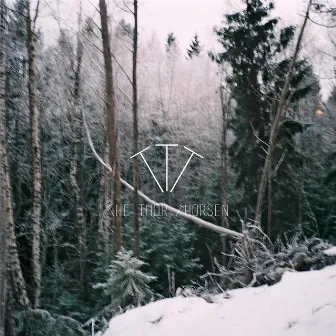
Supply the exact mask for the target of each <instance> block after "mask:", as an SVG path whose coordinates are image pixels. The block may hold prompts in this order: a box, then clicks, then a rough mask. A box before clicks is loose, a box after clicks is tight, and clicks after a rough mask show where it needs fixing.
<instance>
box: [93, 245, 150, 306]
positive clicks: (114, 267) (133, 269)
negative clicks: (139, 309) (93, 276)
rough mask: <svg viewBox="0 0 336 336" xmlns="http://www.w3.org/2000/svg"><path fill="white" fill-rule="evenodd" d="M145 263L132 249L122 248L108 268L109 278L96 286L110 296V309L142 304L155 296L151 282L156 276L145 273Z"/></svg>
mask: <svg viewBox="0 0 336 336" xmlns="http://www.w3.org/2000/svg"><path fill="white" fill-rule="evenodd" d="M144 265H145V263H144V262H143V261H141V260H139V259H138V258H136V257H134V256H133V253H132V252H131V251H125V250H124V249H122V250H120V251H119V252H118V254H117V256H116V259H115V260H113V261H112V263H111V265H110V266H109V268H108V269H107V271H106V272H107V280H106V282H104V283H99V284H96V285H95V286H94V288H102V289H103V293H104V295H106V296H107V297H109V298H110V304H109V309H110V310H111V311H112V312H113V311H117V310H118V309H119V308H121V309H125V308H128V307H134V306H140V305H141V304H144V303H146V302H148V301H149V300H150V299H152V298H153V297H154V293H153V291H152V290H151V288H150V287H149V283H151V282H152V281H153V280H155V277H153V276H151V275H149V274H146V273H144V272H143V271H142V270H141V268H142V267H143V266H144Z"/></svg>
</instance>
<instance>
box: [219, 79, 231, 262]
mask: <svg viewBox="0 0 336 336" xmlns="http://www.w3.org/2000/svg"><path fill="white" fill-rule="evenodd" d="M223 91H224V90H223V87H222V84H221V87H220V100H221V108H222V123H223V127H222V143H221V192H222V201H221V202H222V214H221V225H222V227H223V228H228V227H229V221H228V218H227V213H226V209H227V204H228V202H227V127H228V107H229V106H228V104H226V103H225V101H224V92H223ZM221 245H222V254H223V256H222V263H223V266H225V265H226V259H227V258H226V250H227V248H226V245H227V237H226V236H225V235H222V236H221Z"/></svg>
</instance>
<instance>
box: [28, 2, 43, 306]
mask: <svg viewBox="0 0 336 336" xmlns="http://www.w3.org/2000/svg"><path fill="white" fill-rule="evenodd" d="M27 33H28V34H27V48H28V66H29V71H28V91H29V111H30V123H31V146H32V185H33V204H32V215H31V221H32V226H33V238H32V239H33V241H32V267H33V272H32V273H33V285H32V288H33V302H32V303H33V307H34V308H38V307H39V305H40V296H41V274H42V267H41V256H40V250H41V201H42V198H41V189H42V181H41V170H42V169H41V141H40V120H39V119H40V118H39V111H38V108H37V100H36V69H35V34H34V31H33V27H32V20H31V16H30V0H27Z"/></svg>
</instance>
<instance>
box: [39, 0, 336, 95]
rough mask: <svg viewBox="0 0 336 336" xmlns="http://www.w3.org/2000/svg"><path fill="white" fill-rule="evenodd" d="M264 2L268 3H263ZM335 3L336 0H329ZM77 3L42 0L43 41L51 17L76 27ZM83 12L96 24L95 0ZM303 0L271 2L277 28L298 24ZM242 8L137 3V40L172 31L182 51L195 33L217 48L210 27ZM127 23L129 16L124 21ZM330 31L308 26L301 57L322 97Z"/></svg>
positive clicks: (205, 2) (220, 2)
mask: <svg viewBox="0 0 336 336" xmlns="http://www.w3.org/2000/svg"><path fill="white" fill-rule="evenodd" d="M118 1H120V0H107V3H108V6H109V10H110V12H111V13H112V14H113V15H112V16H113V17H114V18H117V19H119V18H120V17H122V16H125V13H124V12H123V11H121V10H120V9H118V8H117V7H116V5H115V2H118ZM264 1H265V2H268V0H264ZM329 1H332V2H335V6H336V0H329ZM78 2H79V0H42V10H41V14H40V18H39V24H40V25H41V26H42V27H43V31H44V32H45V40H46V41H48V42H49V43H52V41H53V40H55V37H56V36H57V32H58V29H59V28H58V24H57V23H56V21H55V19H54V18H53V15H54V16H57V17H59V16H61V17H62V21H61V22H62V24H63V25H64V26H63V27H64V28H65V27H66V26H67V27H72V28H73V29H75V28H76V24H75V23H76V11H77V10H78ZM82 3H83V8H84V13H85V15H88V16H90V17H93V18H94V19H95V20H96V21H97V22H99V14H98V12H97V9H96V7H97V6H98V0H82ZM306 4H307V0H275V5H276V9H275V11H274V14H275V15H277V16H279V17H280V18H281V19H282V20H281V22H282V23H281V25H283V26H284V25H288V24H298V25H299V24H301V23H302V20H303V18H302V14H303V13H304V10H305V8H306ZM243 7H244V3H243V2H242V1H241V0H139V24H140V39H141V38H142V39H149V38H150V37H151V36H152V34H153V32H155V33H156V34H157V36H158V38H159V39H160V40H161V41H162V44H164V42H165V38H166V36H167V34H168V33H169V32H171V31H172V32H174V33H175V35H176V36H177V38H178V41H179V45H180V47H181V49H182V51H185V50H186V48H187V47H188V45H189V43H190V41H191V39H192V37H193V35H194V34H195V33H197V34H198V35H199V38H200V41H201V43H202V44H203V45H205V47H206V49H212V48H213V47H214V46H216V45H217V43H216V39H215V37H214V35H213V33H212V30H213V27H214V26H215V25H219V24H220V23H221V20H222V18H223V14H224V13H228V12H232V11H237V10H239V9H241V8H243ZM127 19H128V20H129V21H130V22H131V20H132V18H131V17H130V16H129V17H128V18H127V16H126V20H127ZM330 31H331V30H328V29H324V28H321V27H318V26H316V25H313V24H310V25H309V26H308V34H306V36H307V37H308V36H309V38H308V39H307V38H306V40H305V44H304V47H305V54H306V55H309V57H310V58H311V61H312V62H313V63H314V67H315V71H316V72H317V73H318V74H319V75H320V77H321V79H322V84H323V88H324V90H323V96H326V95H327V94H328V91H330V89H331V87H332V86H333V80H332V77H333V73H332V70H333V60H332V58H331V57H330V56H328V55H326V53H328V52H332V50H331V46H330V42H329V37H328V35H329V34H330Z"/></svg>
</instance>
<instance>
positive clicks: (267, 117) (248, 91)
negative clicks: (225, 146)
mask: <svg viewBox="0 0 336 336" xmlns="http://www.w3.org/2000/svg"><path fill="white" fill-rule="evenodd" d="M273 9H274V4H273V2H270V3H269V4H267V5H265V4H264V3H263V2H262V1H260V0H251V1H248V2H247V5H246V9H245V10H244V11H242V12H237V13H234V14H228V15H225V22H224V26H223V27H221V28H218V27H216V28H215V29H214V32H215V34H216V35H217V37H218V41H219V42H220V44H221V45H222V47H223V49H224V50H223V52H220V53H218V54H214V53H210V57H211V58H212V59H213V60H214V61H216V62H218V63H219V64H226V65H229V69H230V70H229V71H228V75H227V79H226V80H227V83H228V86H229V89H230V92H231V97H232V98H233V100H234V101H235V109H234V113H233V116H232V118H231V121H230V126H231V128H232V130H233V132H234V135H235V140H234V142H233V144H232V145H231V147H230V150H229V154H230V156H231V164H232V165H233V168H234V169H235V170H236V171H237V173H238V176H237V183H236V186H237V187H239V188H241V191H242V197H241V202H240V203H239V204H238V205H239V207H247V208H249V209H250V210H251V212H250V215H251V217H252V211H253V210H254V206H255V203H256V199H257V191H258V185H259V182H260V178H261V172H262V167H263V163H264V159H265V151H267V142H268V139H269V132H270V123H271V122H272V120H273V116H274V114H275V106H276V104H275V102H276V100H277V97H278V95H279V94H280V92H281V89H282V87H283V83H284V78H285V74H286V73H287V71H288V68H289V64H290V60H288V59H283V60H281V61H278V60H279V58H280V57H279V55H281V53H282V52H283V51H284V50H285V49H286V48H288V46H289V44H290V42H291V41H292V39H293V36H294V32H295V28H294V27H293V26H289V27H286V28H284V29H281V31H280V33H279V34H278V33H277V25H278V19H276V18H271V17H270V16H271V11H272V10H273ZM310 72H311V71H310V66H309V64H308V63H307V62H306V61H298V62H297V64H296V71H295V76H294V78H293V80H292V83H291V92H290V94H289V95H288V99H289V106H290V109H292V110H295V108H296V105H295V104H296V102H297V101H298V100H299V99H300V98H302V97H304V96H305V95H306V94H307V93H308V92H309V89H310V88H309V85H304V86H303V87H302V81H303V79H304V77H305V76H306V75H307V74H309V73H310ZM289 125H292V124H290V123H288V124H287V125H286V124H285V123H284V125H283V127H284V128H286V127H287V126H288V127H289ZM294 129H295V132H294V133H292V131H290V133H291V135H293V136H294V134H295V133H296V132H297V131H300V130H301V129H300V128H297V127H296V128H294ZM282 134H287V133H286V132H285V131H284V132H283V133H282ZM287 140H288V139H287ZM280 158H281V156H280V157H277V160H279V159H280ZM277 160H275V165H276V162H278V161H277ZM285 160H286V161H287V160H289V158H288V156H287V157H285ZM292 163H293V162H292ZM294 166H295V165H294ZM282 167H283V166H282ZM287 182H288V181H287ZM282 183H284V181H282Z"/></svg>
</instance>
